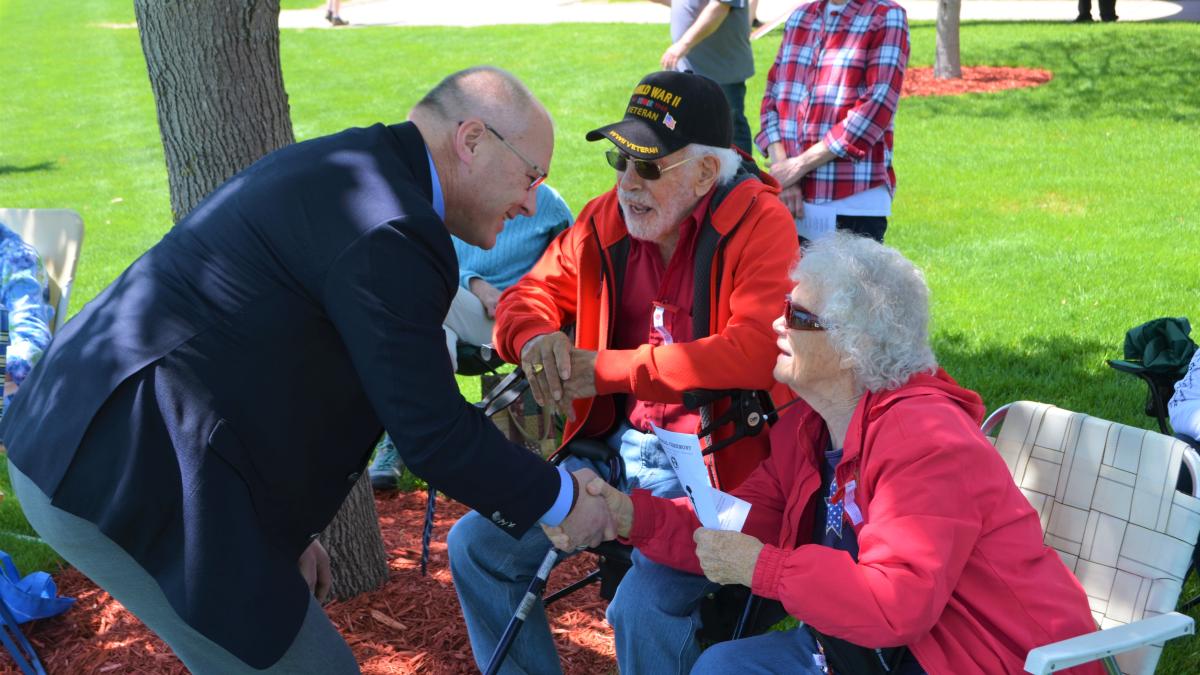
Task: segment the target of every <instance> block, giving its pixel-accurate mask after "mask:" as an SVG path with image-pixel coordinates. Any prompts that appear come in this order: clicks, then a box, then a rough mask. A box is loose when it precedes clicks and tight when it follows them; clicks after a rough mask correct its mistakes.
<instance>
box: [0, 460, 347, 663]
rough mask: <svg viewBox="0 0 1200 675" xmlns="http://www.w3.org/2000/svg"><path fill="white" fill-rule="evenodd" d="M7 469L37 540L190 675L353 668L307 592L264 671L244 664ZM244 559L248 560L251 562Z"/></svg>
mask: <svg viewBox="0 0 1200 675" xmlns="http://www.w3.org/2000/svg"><path fill="white" fill-rule="evenodd" d="M8 475H9V477H10V478H11V479H12V486H13V491H14V492H15V493H16V495H17V499H18V500H20V502H21V507H22V508H23V509H24V510H25V517H26V518H28V519H29V523H30V524H31V525H33V529H35V530H37V532H38V534H39V535H41V537H42V539H43V540H45V542H46V543H47V544H49V545H50V546H51V547H52V548H53V549H54V550H55V551H57V552H58V554H59V555H61V556H62V557H63V558H65V559H66V560H67V562H69V563H71V565H73V566H74V567H75V569H77V570H79V571H80V572H82V573H83V574H85V575H87V577H88V578H89V579H91V580H92V581H94V582H96V584H97V585H98V586H100V587H101V588H103V589H104V590H106V591H108V592H109V593H110V594H111V595H112V596H113V597H114V598H116V599H117V601H119V602H120V603H121V604H122V605H124V606H125V608H126V609H128V610H129V611H130V612H132V613H133V614H134V616H136V617H137V618H139V619H141V621H142V623H144V624H146V626H147V627H148V628H149V629H150V630H152V631H154V632H155V633H156V634H157V635H158V636H159V637H160V638H162V639H163V641H164V642H166V643H167V644H168V645H169V646H170V647H171V649H172V650H173V651H174V652H175V655H176V656H178V657H179V659H180V660H181V661H183V664H184V665H185V666H187V668H188V670H190V671H191V672H193V673H195V674H196V675H208V674H209V673H212V674H213V675H236V674H240V673H272V674H277V675H284V674H287V675H292V674H295V675H305V674H309V673H311V674H312V675H318V674H321V675H325V674H328V675H342V674H343V673H358V672H359V669H358V664H356V663H355V662H354V655H353V654H352V653H351V652H350V647H349V646H348V645H347V644H346V642H345V641H344V640H343V639H342V636H341V635H339V634H338V632H337V629H336V628H334V627H333V624H332V623H330V621H329V618H328V617H326V616H325V612H324V610H322V609H321V605H320V604H318V603H317V601H316V599H315V598H310V599H309V603H308V613H307V614H306V615H305V617H304V623H303V624H302V625H301V626H300V632H299V633H298V634H297V635H296V639H295V641H293V642H292V646H291V647H290V648H288V650H287V652H286V653H285V654H284V655H283V657H282V658H281V659H280V660H279V661H278V662H276V663H275V665H273V666H271V667H270V668H268V669H266V670H257V669H255V668H251V667H250V666H248V665H246V664H245V663H244V662H243V661H241V660H240V659H238V658H237V657H235V656H234V655H232V654H230V653H229V652H228V651H226V650H225V649H224V648H223V647H221V646H220V645H218V644H216V643H215V642H213V641H212V640H209V639H208V638H206V637H204V636H203V635H201V634H200V633H198V632H196V630H195V629H194V628H192V627H191V626H189V625H188V624H186V623H184V621H183V619H182V618H180V616H179V615H178V614H177V613H176V612H175V610H174V609H173V608H172V607H171V605H170V603H169V602H167V598H166V596H164V595H163V592H162V590H161V589H160V588H159V586H158V582H156V581H155V580H154V577H152V576H150V574H149V573H147V572H146V570H144V569H142V566H141V565H139V564H138V563H137V561H135V560H134V559H133V558H132V557H130V555H129V554H128V553H126V552H125V550H124V549H122V548H121V547H120V546H118V545H117V543H116V542H114V541H113V540H111V539H109V538H108V537H106V536H105V535H104V534H103V533H102V532H101V531H100V529H99V528H97V527H96V526H95V525H94V524H93V523H90V522H88V521H86V520H84V519H82V518H79V517H78V516H75V515H73V514H70V513H67V512H66V511H63V510H62V509H59V508H57V507H55V506H53V505H51V504H50V500H49V498H47V497H46V494H45V493H44V492H42V491H41V489H40V488H38V486H37V485H35V484H34V483H33V482H32V481H30V480H29V478H28V477H26V476H25V474H23V473H21V471H20V470H19V469H17V468H16V467H15V466H13V465H12V463H11V462H9V464H8ZM249 562H250V564H253V561H249ZM297 573H298V572H297Z"/></svg>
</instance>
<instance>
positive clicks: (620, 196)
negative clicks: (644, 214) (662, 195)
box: [617, 188, 654, 209]
mask: <svg viewBox="0 0 1200 675" xmlns="http://www.w3.org/2000/svg"><path fill="white" fill-rule="evenodd" d="M617 200H618V201H620V202H621V203H622V204H624V205H625V206H640V207H642V208H644V209H652V208H654V205H653V204H647V203H645V201H644V200H642V199H638V198H636V197H634V196H633V194H632V193H629V192H626V191H624V190H621V189H620V188H618V189H617Z"/></svg>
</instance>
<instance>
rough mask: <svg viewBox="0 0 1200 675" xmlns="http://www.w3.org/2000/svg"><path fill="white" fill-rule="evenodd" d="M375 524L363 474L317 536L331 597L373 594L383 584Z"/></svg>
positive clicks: (383, 559) (380, 542)
mask: <svg viewBox="0 0 1200 675" xmlns="http://www.w3.org/2000/svg"><path fill="white" fill-rule="evenodd" d="M378 523H379V514H378V513H377V512H376V511H375V493H374V492H373V491H372V490H371V479H370V476H368V475H367V472H366V471H363V474H362V477H361V478H359V479H358V482H357V483H355V484H354V487H353V488H352V489H351V490H350V494H349V495H347V496H346V501H344V502H342V508H341V510H340V511H338V514H337V516H336V517H334V519H333V522H332V523H330V524H329V527H327V528H325V532H323V533H322V534H321V544H322V545H323V546H324V547H325V550H326V551H328V552H329V558H330V567H331V568H332V571H333V596H334V597H335V598H337V599H338V600H348V599H350V598H353V597H354V596H356V595H358V594H359V593H366V592H367V591H373V590H375V589H377V588H379V587H380V586H382V585H383V582H385V581H387V576H388V566H387V554H386V553H384V551H383V538H382V537H381V536H380V534H379V525H378Z"/></svg>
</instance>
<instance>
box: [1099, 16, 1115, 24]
mask: <svg viewBox="0 0 1200 675" xmlns="http://www.w3.org/2000/svg"><path fill="white" fill-rule="evenodd" d="M1100 20H1101V21H1103V22H1104V23H1112V22H1113V21H1116V20H1117V15H1116V14H1113V15H1112V16H1102V17H1100Z"/></svg>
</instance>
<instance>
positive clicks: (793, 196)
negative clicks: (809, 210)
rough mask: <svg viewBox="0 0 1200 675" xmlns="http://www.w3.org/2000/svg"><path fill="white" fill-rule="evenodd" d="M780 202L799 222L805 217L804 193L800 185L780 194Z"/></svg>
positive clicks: (786, 189) (785, 189)
mask: <svg viewBox="0 0 1200 675" xmlns="http://www.w3.org/2000/svg"><path fill="white" fill-rule="evenodd" d="M779 201H781V202H783V205H784V206H786V207H787V208H788V211H791V212H792V217H793V218H795V219H797V220H799V219H801V218H803V217H804V193H803V192H801V191H800V186H799V185H793V186H791V187H788V188H784V189H783V192H780V193H779Z"/></svg>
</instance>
